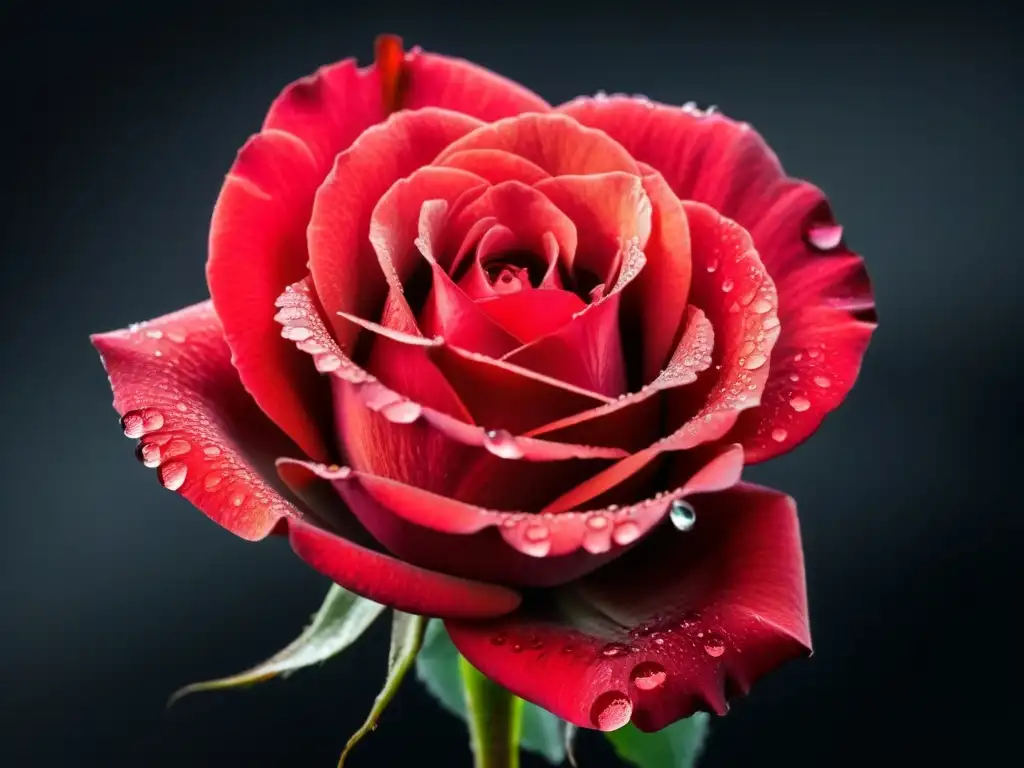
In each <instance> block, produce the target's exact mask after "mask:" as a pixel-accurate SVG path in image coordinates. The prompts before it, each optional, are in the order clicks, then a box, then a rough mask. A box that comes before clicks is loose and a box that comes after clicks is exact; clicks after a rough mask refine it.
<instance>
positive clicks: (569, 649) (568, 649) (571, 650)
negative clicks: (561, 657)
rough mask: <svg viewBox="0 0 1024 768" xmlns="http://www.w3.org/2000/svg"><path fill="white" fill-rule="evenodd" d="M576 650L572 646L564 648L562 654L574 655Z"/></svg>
mask: <svg viewBox="0 0 1024 768" xmlns="http://www.w3.org/2000/svg"><path fill="white" fill-rule="evenodd" d="M573 650H574V648H573V647H572V646H571V645H564V646H562V653H572V652H573Z"/></svg>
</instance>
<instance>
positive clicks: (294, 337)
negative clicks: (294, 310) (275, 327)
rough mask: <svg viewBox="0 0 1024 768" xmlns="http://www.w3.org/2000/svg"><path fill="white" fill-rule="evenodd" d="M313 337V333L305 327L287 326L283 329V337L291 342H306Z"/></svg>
mask: <svg viewBox="0 0 1024 768" xmlns="http://www.w3.org/2000/svg"><path fill="white" fill-rule="evenodd" d="M312 335H313V331H311V330H310V329H309V328H307V327H306V326H304V325H286V326H285V327H284V328H282V329H281V336H283V337H284V338H286V339H288V340H289V341H305V340H306V339H308V338H309V337H311V336H312Z"/></svg>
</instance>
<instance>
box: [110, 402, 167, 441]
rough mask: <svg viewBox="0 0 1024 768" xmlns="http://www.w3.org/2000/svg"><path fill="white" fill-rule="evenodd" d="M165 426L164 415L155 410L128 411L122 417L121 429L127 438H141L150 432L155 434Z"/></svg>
mask: <svg viewBox="0 0 1024 768" xmlns="http://www.w3.org/2000/svg"><path fill="white" fill-rule="evenodd" d="M163 425H164V415H163V414H162V413H160V411H158V410H156V409H155V408H143V409H142V410H139V411H128V412H127V413H125V415H124V416H122V417H121V429H123V430H124V436H125V437H131V438H139V437H142V436H143V435H145V434H147V433H149V432H155V431H156V430H158V429H160V428H161V427H163Z"/></svg>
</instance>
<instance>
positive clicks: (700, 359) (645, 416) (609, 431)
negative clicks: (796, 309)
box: [529, 305, 715, 453]
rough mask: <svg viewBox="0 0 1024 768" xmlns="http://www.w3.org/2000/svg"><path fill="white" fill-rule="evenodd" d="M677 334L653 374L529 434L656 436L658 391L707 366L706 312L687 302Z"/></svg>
mask: <svg viewBox="0 0 1024 768" xmlns="http://www.w3.org/2000/svg"><path fill="white" fill-rule="evenodd" d="M684 327H685V329H684V331H683V335H682V338H681V339H680V340H679V345H678V346H677V347H676V350H675V352H673V354H672V357H671V359H670V360H669V361H668V365H666V366H665V367H664V368H663V369H662V370H661V372H660V373H659V374H658V376H657V378H655V379H654V381H652V382H651V383H650V384H647V385H645V386H644V387H642V388H641V389H639V390H637V391H636V392H631V393H630V394H628V395H626V396H625V397H621V398H618V399H617V400H615V401H614V402H612V403H608V404H606V405H601V406H598V407H597V408H592V409H590V410H588V411H583V412H581V413H577V414H574V415H572V416H568V417H566V418H564V419H559V420H558V421H555V422H552V423H550V424H545V425H544V426H542V427H538V428H537V429H534V430H531V431H530V433H529V434H530V436H531V437H543V438H545V439H551V440H560V441H568V442H581V443H584V444H586V445H614V446H617V447H620V448H623V449H625V450H627V451H629V452H631V453H632V452H634V451H639V450H641V449H642V448H644V447H645V446H647V445H650V444H651V443H652V442H653V441H654V440H655V439H656V438H657V428H658V425H659V422H660V417H661V402H662V395H660V393H661V392H663V391H665V390H668V389H673V388H675V387H683V386H688V385H690V384H692V383H694V382H695V381H697V376H698V374H700V373H703V372H704V371H705V370H707V369H708V368H709V367H710V366H711V352H712V350H713V349H714V338H715V337H714V329H713V328H712V325H711V322H710V321H709V320H708V319H707V316H706V315H705V314H704V313H703V312H702V311H701V310H700V309H698V308H697V307H694V306H692V305H691V306H689V307H688V312H687V320H686V323H685V324H684Z"/></svg>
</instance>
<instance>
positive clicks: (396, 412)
mask: <svg viewBox="0 0 1024 768" xmlns="http://www.w3.org/2000/svg"><path fill="white" fill-rule="evenodd" d="M422 411H423V409H422V408H420V405H419V403H414V402H413V401H412V400H399V401H398V402H395V403H391V404H390V405H386V406H384V407H383V408H382V409H381V414H382V415H383V416H384V418H385V419H387V420H388V421H391V422H394V423H395V424H412V423H413V422H414V421H416V419H418V418H419V417H420V413H422Z"/></svg>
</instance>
